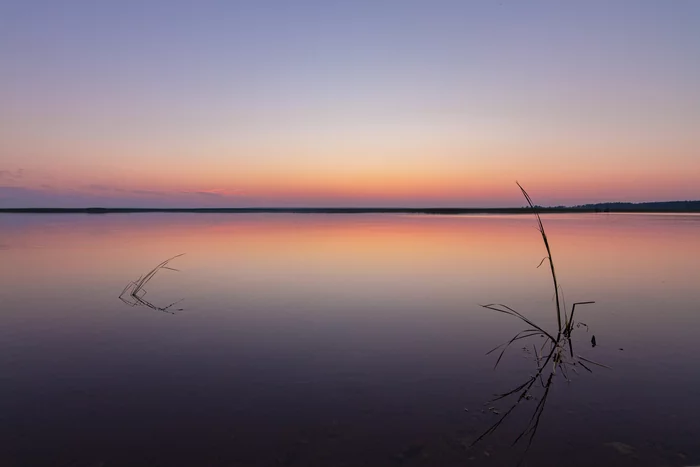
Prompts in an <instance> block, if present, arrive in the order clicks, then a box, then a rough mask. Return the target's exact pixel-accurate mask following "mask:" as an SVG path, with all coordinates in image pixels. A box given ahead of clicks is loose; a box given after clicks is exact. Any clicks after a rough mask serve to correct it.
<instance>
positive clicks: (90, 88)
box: [0, 0, 700, 207]
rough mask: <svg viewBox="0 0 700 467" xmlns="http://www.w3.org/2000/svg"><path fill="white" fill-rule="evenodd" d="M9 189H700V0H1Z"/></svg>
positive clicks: (286, 194)
mask: <svg viewBox="0 0 700 467" xmlns="http://www.w3.org/2000/svg"><path fill="white" fill-rule="evenodd" d="M0 64H1V66H0V207H38V206H43V207H49V206H50V207H85V206H108V207H114V206H122V207H175V206H182V207H197V206H202V207H221V206H231V207H244V206H416V207H424V206H463V207H475V206H483V207H491V206H521V205H523V200H522V198H521V195H520V192H519V190H518V188H517V186H516V185H515V181H516V180H517V181H519V182H520V183H521V184H523V185H524V186H525V188H527V189H528V191H529V192H530V194H531V195H532V196H533V198H534V199H535V202H537V203H538V204H543V205H560V204H566V205H568V204H582V203H587V202H600V201H652V200H659V201H661V200H687V199H700V2H699V1H695V0H673V1H668V0H658V1H644V0H637V1H623V0H604V1H602V0H601V1H597V0H586V1H571V2H561V1H527V2H524V1H520V0H513V1H507V0H503V1H482V2H477V1H467V0H460V1H448V0H425V1H411V0H400V1H385V0H354V1H342V2H341V1H333V0H295V1H286V0H285V1H282V0H279V1H268V0H250V1H247V0H227V1H208V0H198V1H177V0H169V1H156V0H140V1H130V0H123V1H112V2H107V1H94V0H90V1H71V0H66V1H62V2H56V1H53V0H51V1H33V0H5V1H3V2H0Z"/></svg>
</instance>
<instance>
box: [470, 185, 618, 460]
mask: <svg viewBox="0 0 700 467" xmlns="http://www.w3.org/2000/svg"><path fill="white" fill-rule="evenodd" d="M518 187H519V188H520V190H521V191H522V193H523V196H525V199H526V200H527V203H528V205H529V206H530V208H531V209H532V212H533V213H534V214H535V217H536V219H537V228H538V230H539V232H540V234H541V235H542V241H543V242H544V246H545V249H546V250H547V256H545V257H544V259H543V260H542V261H541V262H540V264H539V266H537V267H538V268H539V267H540V266H541V265H542V264H543V263H544V262H545V261H547V262H548V263H549V267H550V272H551V276H552V283H553V287H554V300H555V304H556V318H557V332H556V333H554V332H552V333H549V332H547V331H546V330H545V329H544V328H542V327H540V326H538V325H537V324H535V323H534V322H533V321H531V320H530V319H528V318H527V317H525V315H523V314H522V313H520V312H518V311H516V310H514V309H513V308H511V307H509V306H506V305H503V304H488V305H482V307H484V308H486V309H489V310H492V311H496V312H499V313H503V314H506V315H510V316H513V317H515V318H518V319H519V320H521V321H523V322H524V323H525V324H527V326H528V327H527V328H526V329H524V330H522V331H520V332H519V333H517V334H516V335H515V336H513V338H511V339H510V340H509V341H507V342H505V343H503V344H501V345H499V346H498V347H495V348H494V349H492V350H490V351H489V352H488V353H487V355H489V354H491V353H492V352H495V351H496V350H499V349H500V350H501V352H500V354H499V356H498V359H497V360H496V364H495V366H494V368H496V367H497V366H498V364H499V363H500V361H501V358H502V357H503V354H504V353H505V351H506V350H507V349H508V347H510V346H511V344H513V343H514V342H517V341H520V340H524V339H530V338H536V339H542V345H541V346H540V350H539V352H538V350H537V346H535V345H534V344H533V346H532V348H533V350H534V352H535V355H534V358H535V362H536V368H537V371H536V372H535V374H534V375H531V376H530V377H529V378H528V379H527V380H526V381H525V382H524V383H522V384H520V385H519V386H516V387H515V388H513V389H511V390H510V391H507V392H505V393H503V394H496V395H495V397H494V398H493V399H492V400H491V401H490V403H493V402H496V401H499V400H504V399H512V397H515V396H517V399H515V401H514V402H513V404H512V406H511V407H510V408H509V409H508V410H507V411H505V413H503V415H501V416H500V417H499V418H498V420H497V421H496V422H495V423H494V424H493V425H491V426H490V427H489V428H488V429H487V430H486V431H485V432H484V433H482V434H481V436H479V437H478V438H477V439H476V440H475V441H474V442H473V443H472V446H473V445H475V444H476V443H478V442H479V441H481V440H482V439H484V438H485V437H486V436H488V435H490V434H491V433H493V432H494V431H496V430H497V429H498V428H499V427H500V426H501V424H502V423H503V422H504V421H505V419H506V418H507V417H508V416H509V415H510V414H511V413H513V411H514V410H515V408H516V407H517V406H518V405H519V404H520V403H521V402H523V401H529V400H532V399H535V400H539V402H538V403H537V406H536V407H535V410H534V412H533V413H532V416H531V417H530V420H529V421H528V423H527V425H526V426H525V429H524V430H523V431H522V432H521V433H520V434H519V435H518V437H517V438H516V439H515V441H513V445H515V444H516V443H517V442H518V441H520V440H521V439H523V438H524V437H527V436H528V435H529V437H528V442H527V447H526V448H525V453H527V450H528V449H529V448H530V445H531V444H532V440H533V439H534V437H535V434H536V433H537V428H538V427H539V425H540V418H541V417H542V413H543V412H544V408H545V404H546V402H547V398H548V397H549V393H550V389H551V387H552V384H553V382H554V376H555V375H556V372H557V369H559V370H560V371H561V373H562V375H563V377H564V379H565V380H566V381H567V382H568V381H569V378H568V374H567V368H570V369H571V370H572V371H573V372H574V373H577V371H576V367H577V366H581V367H582V368H584V369H586V370H587V371H589V372H590V371H591V369H590V368H589V367H588V366H587V365H586V364H585V363H584V362H587V363H589V364H593V365H597V366H601V367H604V368H609V367H607V366H605V365H602V364H600V363H597V362H594V361H592V360H589V359H587V358H584V357H582V356H580V355H578V354H574V347H573V341H572V340H571V334H572V332H573V330H574V324H576V328H578V327H580V326H581V325H583V326H585V327H586V330H587V329H588V326H586V325H585V324H584V323H575V322H574V312H575V311H576V305H589V304H591V303H594V302H592V301H586V302H576V303H574V304H573V305H572V307H571V314H568V315H567V313H566V306H565V304H564V303H563V295H562V297H561V299H560V294H559V288H560V286H559V284H558V282H557V276H556V272H555V270H554V260H553V259H552V252H551V250H550V247H549V240H548V239H547V234H546V232H545V230H544V225H543V224H542V219H541V218H540V215H539V213H538V212H537V208H536V206H535V205H534V203H533V202H532V199H531V198H530V195H528V193H527V192H526V191H525V189H524V188H523V187H522V186H520V184H518ZM523 349H524V350H525V351H526V352H528V353H529V352H530V350H529V347H527V346H526V347H524V348H523ZM547 349H549V350H547ZM567 350H568V352H567ZM550 362H551V365H550ZM545 378H546V381H545ZM538 381H539V385H537V383H538ZM531 391H533V392H534V391H538V392H539V397H535V395H533V394H532V393H531ZM492 412H493V413H496V414H499V413H500V412H498V411H492ZM523 456H524V454H523Z"/></svg>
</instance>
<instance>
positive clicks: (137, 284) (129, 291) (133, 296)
mask: <svg viewBox="0 0 700 467" xmlns="http://www.w3.org/2000/svg"><path fill="white" fill-rule="evenodd" d="M182 255H184V253H181V254H179V255H176V256H173V257H172V258H168V259H166V260H165V261H163V262H162V263H160V264H158V266H156V267H155V268H153V269H151V270H150V271H149V272H147V273H146V274H145V275H142V276H139V278H138V279H136V280H135V281H131V282H129V283H128V284H126V287H124V290H122V293H120V294H119V300H121V301H122V302H124V303H126V304H127V305H129V306H145V307H148V308H151V309H152V310H157V311H162V312H164V313H170V314H175V313H174V312H175V311H182V308H178V309H177V310H173V308H172V307H173V306H175V305H177V304H178V303H180V302H181V301H182V300H184V299H180V300H177V301H175V302H173V303H171V304H170V305H167V306H162V307H161V306H156V305H154V304H153V303H151V302H150V301H148V300H147V299H145V298H144V296H145V295H146V293H147V291H146V289H144V286H145V285H146V284H148V282H149V281H150V280H151V279H153V278H154V277H155V275H156V274H157V273H158V271H160V270H161V269H167V270H168V271H175V272H179V270H178V269H175V268H171V267H170V266H168V263H170V261H172V260H174V259H175V258H179V257H180V256H182Z"/></svg>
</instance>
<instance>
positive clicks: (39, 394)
mask: <svg viewBox="0 0 700 467" xmlns="http://www.w3.org/2000/svg"><path fill="white" fill-rule="evenodd" d="M543 221H544V222H545V223H546V226H547V233H548V234H549V236H550V237H551V242H552V249H553V252H554V255H555V258H556V261H557V265H558V266H559V265H561V267H560V269H558V270H557V273H558V279H559V280H560V282H561V284H562V286H563V290H565V292H566V298H567V303H568V304H569V308H567V310H569V309H570V306H571V305H570V304H571V303H573V302H577V301H586V300H595V302H596V304H595V305H593V306H589V307H579V306H577V307H576V312H575V318H576V321H579V316H580V320H582V321H584V322H586V323H587V324H588V325H590V326H591V329H592V330H594V331H595V335H596V339H597V346H596V347H595V349H594V350H595V355H590V356H591V357H592V359H593V360H595V361H599V362H602V363H604V364H606V365H609V366H611V367H613V368H614V369H615V371H612V372H611V371H595V372H594V373H593V374H588V373H587V372H585V370H584V371H582V372H581V373H582V374H581V376H582V377H580V378H577V377H576V376H575V375H574V374H573V373H570V374H569V377H570V379H572V380H575V383H574V384H557V383H555V384H553V385H552V387H551V389H550V391H549V394H548V396H547V403H546V406H547V409H546V411H545V412H544V414H543V415H542V418H541V423H540V425H539V427H538V430H537V438H536V440H535V442H534V443H533V445H532V447H531V448H530V451H529V452H528V456H527V459H526V462H528V463H529V464H530V465H536V466H538V467H541V466H549V465H552V466H554V465H573V466H590V465H637V466H643V467H647V466H649V467H651V466H659V465H667V466H671V467H683V466H685V465H695V464H698V463H700V447H698V444H697V433H699V432H700V419H698V417H697V416H696V415H695V413H694V411H693V410H689V407H690V408H692V407H693V406H694V404H695V400H696V398H697V393H698V392H700V375H699V374H698V372H697V371H696V368H695V363H694V360H693V359H692V358H688V355H696V354H697V353H698V352H700V343H699V342H698V340H697V331H696V330H697V329H698V326H700V315H699V314H698V313H697V303H698V292H697V283H698V280H700V274H699V271H698V265H697V261H694V258H696V257H700V243H699V242H698V238H700V230H699V229H700V222H691V221H678V220H677V219H674V218H666V217H663V218H662V217H661V216H641V215H620V216H618V215H604V216H603V215H601V216H594V215H583V216H573V215H547V216H543ZM532 227H533V222H532V218H531V217H525V216H462V217H444V216H382V215H358V216H323V215H309V216H298V215H297V216H295V215H279V216H265V215H241V216H238V215H235V216H231V215H214V214H212V215H209V214H206V215H108V216H103V217H96V216H92V217H90V216H79V215H76V216H72V215H67V216H50V215H48V216H6V215H5V216H3V215H0V237H1V238H0V243H2V244H3V245H7V246H8V248H7V249H4V250H1V251H0V255H1V256H2V258H1V261H2V263H0V264H2V266H0V303H2V320H3V325H2V326H0V366H1V367H2V372H0V379H1V383H2V384H0V414H2V420H1V421H0V436H2V439H3V443H1V444H0V465H8V466H12V465H37V466H42V465H86V466H87V465H100V464H101V463H102V464H103V465H105V466H112V465H129V466H132V465H143V466H152V465H168V466H177V465H192V464H193V463H196V464H198V465H213V466H218V465H222V466H223V465H227V466H235V465H239V466H255V465H258V466H269V465H299V466H324V467H325V466H339V465H346V466H354V465H371V466H382V467H383V466H391V465H404V466H432V465H440V466H448V467H449V466H464V465H465V464H470V463H472V464H473V465H484V466H491V465H494V466H495V465H514V464H515V462H517V460H518V458H519V455H520V452H519V450H512V449H510V448H509V446H510V444H511V443H512V440H513V439H514V438H515V437H517V435H518V434H519V433H520V431H522V428H523V427H524V426H527V422H528V420H529V418H530V415H531V413H529V412H527V411H521V410H519V409H517V410H515V412H514V413H513V414H512V415H510V416H509V420H507V421H506V422H505V423H503V424H502V425H501V426H500V427H499V429H498V430H497V432H495V433H494V434H493V435H491V436H489V437H488V438H486V439H484V440H482V442H481V443H480V444H479V445H477V446H476V447H474V448H472V449H467V448H468V446H469V444H470V443H471V442H472V441H473V440H474V439H476V438H477V437H478V436H479V435H480V434H481V433H482V432H483V431H484V429H485V428H487V427H488V426H490V425H492V424H493V423H494V422H495V421H496V420H497V418H498V416H499V415H502V413H501V414H495V413H493V412H492V411H489V410H488V406H486V407H484V406H483V402H484V401H485V400H487V399H488V398H489V395H490V394H494V393H499V392H500V393H503V392H504V389H511V388H514V387H516V386H518V385H519V384H521V383H522V382H523V381H525V380H527V379H528V378H529V375H530V373H532V372H533V368H534V366H533V365H534V364H533V359H536V358H535V357H534V355H533V354H532V353H531V354H530V355H527V354H525V353H524V352H519V351H512V350H515V349H517V348H518V346H515V345H514V346H512V348H511V350H509V351H507V352H506V356H505V357H504V358H503V359H502V360H501V362H500V363H499V367H498V370H497V371H496V372H491V367H492V366H493V363H494V360H495V359H496V357H495V356H494V358H493V359H491V358H484V356H483V354H484V352H486V351H487V350H489V349H491V348H493V347H494V346H495V345H496V344H497V343H499V342H501V341H502V340H503V339H504V338H506V337H511V336H514V335H515V334H516V333H517V332H518V331H520V330H521V328H522V326H521V325H520V324H521V323H520V322H516V320H515V319H512V318H511V317H508V318H511V319H503V318H504V315H502V314H500V313H496V312H488V313H485V312H484V310H483V309H481V308H479V303H490V302H495V303H506V304H508V305H514V306H513V308H514V309H517V310H518V311H519V312H521V313H522V314H523V315H524V316H527V317H528V319H531V320H532V321H533V322H534V323H537V324H540V323H545V324H546V323H552V322H553V319H555V315H554V314H553V313H554V312H553V302H552V300H551V295H552V288H551V277H550V276H549V273H548V271H546V270H545V268H540V269H536V265H537V263H538V262H539V261H540V259H541V258H542V254H541V253H540V252H541V251H542V244H541V239H539V238H538V237H537V232H536V231H535V230H534V229H533V228H532ZM178 252H187V255H186V256H183V257H181V258H178V259H177V260H176V261H177V262H174V263H173V265H174V266H176V268H177V269H180V270H181V272H179V273H171V272H170V271H163V272H162V273H159V275H158V276H156V278H155V279H154V280H153V281H151V283H150V284H149V285H148V286H147V287H146V288H147V289H148V290H149V293H148V295H146V298H148V299H149V300H150V301H151V302H152V303H153V304H155V306H163V305H167V304H168V303H170V302H172V301H173V300H174V299H176V298H180V297H183V296H185V295H186V299H187V300H186V303H187V307H186V308H187V312H186V313H179V314H178V315H177V319H172V318H173V316H170V315H166V314H164V313H157V312H149V313H142V312H129V311H131V309H130V308H128V307H126V306H125V305H124V304H123V303H122V302H119V301H117V300H115V295H116V294H117V293H119V291H120V290H122V288H123V286H124V285H125V282H126V280H128V279H135V278H136V276H138V273H139V272H143V271H145V269H148V268H150V267H152V266H153V265H156V264H158V263H159V262H160V261H162V260H163V259H165V258H169V257H171V256H172V255H173V254H174V253H178ZM106 265H109V266H108V267H107V266H106ZM650 265H651V266H650ZM3 266H5V267H3ZM134 273H136V274H134ZM161 274H162V275H161ZM183 291H186V292H183ZM516 306H517V308H516ZM141 308H143V307H141ZM137 309H138V308H137ZM143 309H146V310H148V308H143ZM134 311H136V310H134ZM149 311H150V310H149ZM549 326H550V327H549V328H544V327H543V326H541V327H543V328H544V329H546V330H548V332H550V329H556V328H555V327H554V326H551V324H550V325H549ZM551 333H552V332H550V334H551ZM555 337H556V336H555ZM590 338H591V334H590V333H586V332H585V328H580V329H578V330H576V331H575V332H573V333H572V339H574V340H575V346H574V352H580V353H582V354H583V355H584V356H586V357H588V356H589V355H588V354H586V353H583V352H581V350H583V347H584V346H586V347H588V346H589V345H590ZM518 342H520V341H518ZM538 345H541V343H540V344H538ZM619 348H624V349H625V351H624V352H622V351H620V350H619ZM587 351H588V352H591V351H590V350H587ZM538 352H539V349H538ZM492 355H493V354H492ZM523 358H525V359H526V360H525V362H523V360H522V359H523ZM535 364H536V363H535ZM584 364H586V362H584ZM589 367H590V365H589ZM591 369H593V368H592V367H591ZM584 373H585V375H584ZM558 374H559V371H558ZM583 376H585V377H583ZM544 379H545V382H546V378H544ZM561 381H562V382H563V381H564V380H563V379H562V380H561ZM538 387H539V386H538ZM537 403H538V401H535V400H532V401H530V402H529V405H528V406H527V408H528V409H529V408H531V409H534V407H535V406H536V405H537ZM494 405H495V404H494ZM482 407H483V408H484V412H485V413H481V411H480V408H482ZM465 409H469V411H467V410H465ZM494 410H500V409H499V408H498V407H494ZM620 446H631V447H632V448H633V450H631V449H628V448H625V449H624V450H619V449H618V447H620ZM623 451H624V452H626V453H628V452H633V453H634V454H624V453H623ZM487 453H488V455H487ZM680 455H683V456H685V458H682V457H680ZM633 456H637V458H636V459H635V458H633ZM470 458H473V459H472V460H469V459H470Z"/></svg>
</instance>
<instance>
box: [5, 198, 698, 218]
mask: <svg viewBox="0 0 700 467" xmlns="http://www.w3.org/2000/svg"><path fill="white" fill-rule="evenodd" d="M537 209H538V211H539V212H542V213H590V212H621V213H634V212H638V213H645V212H646V213H674V212H675V213H700V201H664V202H651V203H598V204H585V205H581V206H550V207H546V206H537ZM149 212H151V213H153V212H164V213H168V212H170V213H202V214H208V213H209V214H211V213H221V214H253V213H267V214H285V213H286V214H381V213H389V214H436V215H457V214H529V213H531V212H532V211H531V209H530V208H528V207H519V208H381V207H379V208H362V207H355V208H332V207H328V208H310V207H296V208H264V207H259V208H101V207H89V208H0V213H10V214H11V213H16V214H125V213H149Z"/></svg>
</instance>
